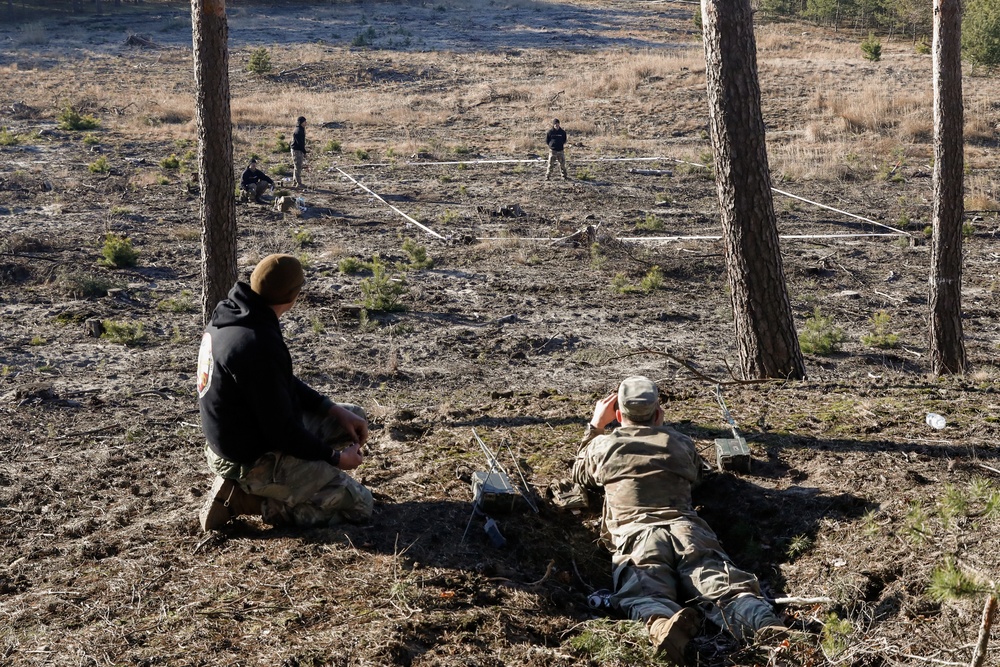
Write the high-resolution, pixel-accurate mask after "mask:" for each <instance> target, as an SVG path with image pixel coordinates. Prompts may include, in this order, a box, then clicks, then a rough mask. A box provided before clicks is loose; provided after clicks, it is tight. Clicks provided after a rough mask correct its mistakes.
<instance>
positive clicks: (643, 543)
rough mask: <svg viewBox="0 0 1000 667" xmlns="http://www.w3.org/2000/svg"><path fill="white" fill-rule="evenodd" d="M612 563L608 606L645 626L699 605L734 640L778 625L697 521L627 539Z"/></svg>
mask: <svg viewBox="0 0 1000 667" xmlns="http://www.w3.org/2000/svg"><path fill="white" fill-rule="evenodd" d="M614 564H615V571H614V582H615V594H614V596H612V603H613V604H616V605H618V606H620V607H621V608H622V610H624V611H625V612H626V613H628V615H629V618H631V619H633V620H642V621H646V623H647V627H648V625H649V623H650V622H651V621H652V620H654V619H656V618H660V617H664V618H669V617H671V616H673V615H674V614H676V613H677V612H678V611H680V609H681V608H682V607H684V606H695V607H698V608H699V609H701V610H702V612H703V613H704V614H705V616H706V617H707V618H708V620H710V621H712V622H713V623H715V624H716V625H718V626H719V627H720V628H723V629H724V630H728V631H729V632H730V633H732V634H733V635H734V636H735V637H736V638H737V639H743V640H746V639H750V638H752V637H753V634H754V632H755V631H756V630H758V629H760V628H762V627H765V626H768V625H781V624H782V623H781V619H779V618H778V617H777V616H776V615H775V614H774V612H773V611H772V609H771V606H770V605H769V604H767V603H766V602H765V601H764V600H763V599H762V598H761V597H760V584H759V582H758V581H757V578H756V577H755V576H754V575H752V574H750V573H749V572H744V571H743V570H740V569H738V568H737V567H736V566H735V565H734V564H733V562H732V560H730V558H729V556H727V555H726V553H725V552H724V551H723V550H722V545H721V544H719V540H718V538H717V537H716V536H715V533H714V532H713V531H712V529H711V528H709V527H708V524H706V523H705V522H704V521H702V520H701V519H699V518H697V517H692V518H685V519H678V520H676V521H672V522H670V523H668V524H666V525H661V526H650V527H648V528H646V529H645V530H641V531H639V532H637V533H635V534H633V535H631V536H630V537H629V539H628V541H627V542H626V543H625V544H623V545H622V548H621V549H619V550H618V551H617V552H616V553H615V555H614Z"/></svg>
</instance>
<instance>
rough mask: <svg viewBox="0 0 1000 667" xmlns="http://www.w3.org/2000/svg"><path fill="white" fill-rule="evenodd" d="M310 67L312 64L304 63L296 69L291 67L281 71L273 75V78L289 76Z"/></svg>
mask: <svg viewBox="0 0 1000 667" xmlns="http://www.w3.org/2000/svg"><path fill="white" fill-rule="evenodd" d="M312 65H313V63H305V64H303V65H299V66H298V67H293V68H291V69H283V70H281V71H280V72H278V73H277V74H275V76H285V75H286V74H291V73H292V72H298V71H299V70H301V69H306V68H307V67H311V66H312Z"/></svg>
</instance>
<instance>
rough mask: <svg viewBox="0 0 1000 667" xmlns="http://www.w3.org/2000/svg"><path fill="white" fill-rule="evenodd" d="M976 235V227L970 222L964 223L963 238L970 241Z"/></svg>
mask: <svg viewBox="0 0 1000 667" xmlns="http://www.w3.org/2000/svg"><path fill="white" fill-rule="evenodd" d="M975 235H976V226H975V225H974V224H972V223H971V222H969V221H965V222H963V223H962V238H963V239H968V238H972V237H973V236H975Z"/></svg>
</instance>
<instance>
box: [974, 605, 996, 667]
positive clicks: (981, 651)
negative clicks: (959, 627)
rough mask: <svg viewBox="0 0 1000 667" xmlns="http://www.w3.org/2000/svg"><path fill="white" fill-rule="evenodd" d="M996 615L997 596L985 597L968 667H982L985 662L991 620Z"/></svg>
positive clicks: (991, 624)
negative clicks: (981, 619) (977, 634)
mask: <svg viewBox="0 0 1000 667" xmlns="http://www.w3.org/2000/svg"><path fill="white" fill-rule="evenodd" d="M996 614H997V596H996V595H993V594H992V593H991V594H990V595H988V596H987V597H986V605H985V606H984V607H983V621H982V623H981V624H980V626H979V641H977V642H976V649H975V651H973V652H972V662H971V663H969V665H970V667H982V665H983V661H984V660H986V648H987V645H988V644H989V642H990V628H992V627H993V619H994V618H995V617H996Z"/></svg>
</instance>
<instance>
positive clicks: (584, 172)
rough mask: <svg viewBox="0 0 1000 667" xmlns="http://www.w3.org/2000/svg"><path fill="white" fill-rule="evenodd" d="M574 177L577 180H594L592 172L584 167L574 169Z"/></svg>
mask: <svg viewBox="0 0 1000 667" xmlns="http://www.w3.org/2000/svg"><path fill="white" fill-rule="evenodd" d="M576 179H577V180H578V181H592V180H594V174H593V173H591V171H590V170H589V169H587V168H586V167H584V168H582V169H577V170H576Z"/></svg>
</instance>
